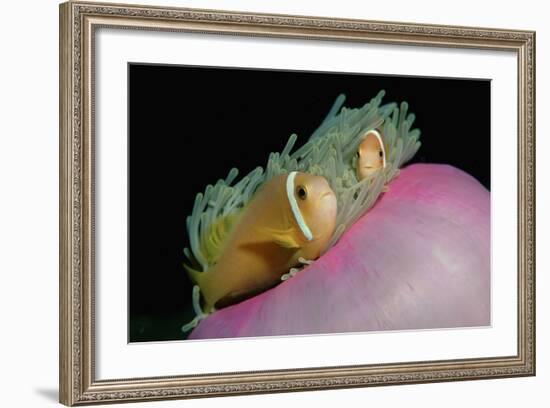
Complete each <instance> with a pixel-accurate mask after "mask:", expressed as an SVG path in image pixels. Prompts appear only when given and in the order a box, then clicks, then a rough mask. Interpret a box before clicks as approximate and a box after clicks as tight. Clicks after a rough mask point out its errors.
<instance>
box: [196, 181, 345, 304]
mask: <svg viewBox="0 0 550 408" xmlns="http://www.w3.org/2000/svg"><path fill="white" fill-rule="evenodd" d="M336 206H337V204H336V196H335V194H334V192H333V191H332V189H331V188H330V186H329V184H328V182H327V180H326V179H325V178H324V177H321V176H313V175H310V174H306V173H298V172H295V171H293V172H291V173H289V174H283V175H279V176H276V177H273V178H272V179H271V180H269V181H267V182H266V183H265V184H264V185H263V186H262V187H261V188H260V189H259V190H258V191H257V192H256V193H255V195H254V196H253V197H252V199H251V201H250V203H248V204H247V205H246V206H245V207H244V208H243V209H242V210H241V213H240V214H239V215H238V218H237V219H236V220H235V222H234V223H233V224H232V225H233V227H232V228H231V230H230V231H229V232H228V234H227V237H224V239H223V240H222V241H223V242H222V243H221V244H220V248H219V256H218V257H216V259H215V263H214V264H213V265H212V266H211V267H210V268H209V269H208V270H207V271H204V272H199V271H196V270H194V269H192V268H190V267H187V266H186V269H187V271H188V273H189V276H190V278H191V280H192V281H193V282H195V283H196V284H197V285H198V286H199V287H200V292H201V293H202V296H203V304H204V307H203V310H204V311H205V312H206V313H208V312H210V311H211V310H212V309H213V308H214V307H215V308H221V307H225V306H228V305H231V304H234V303H237V302H239V301H241V300H244V299H246V298H248V297H251V296H253V295H255V294H258V293H260V292H263V291H265V290H266V289H269V288H270V287H273V286H275V285H276V284H277V283H278V282H280V279H281V276H282V275H283V274H285V273H287V272H288V271H289V269H290V268H292V267H295V266H297V265H299V264H300V260H299V259H300V258H303V259H307V260H313V259H316V258H318V257H319V256H320V254H321V252H322V251H323V250H324V249H325V248H326V246H327V245H328V242H329V240H330V238H331V236H332V234H333V232H334V228H335V225H336V208H337V207H336Z"/></svg>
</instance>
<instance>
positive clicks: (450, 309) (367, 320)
mask: <svg viewBox="0 0 550 408" xmlns="http://www.w3.org/2000/svg"><path fill="white" fill-rule="evenodd" d="M490 222H491V217H490V193H489V191H487V189H485V188H484V187H483V186H482V185H481V184H480V183H479V182H478V181H477V180H475V179H474V178H473V177H471V176H470V175H468V174H466V173H464V172H463V171H461V170H459V169H456V168H454V167H451V166H447V165H435V164H415V165H411V166H409V167H406V168H404V169H402V170H401V173H400V175H399V176H398V177H397V178H396V179H395V180H394V181H392V182H391V183H390V184H389V191H388V192H387V193H384V194H382V195H381V197H380V198H379V199H378V201H377V202H376V203H375V205H374V206H373V208H372V209H371V210H370V211H369V212H367V213H366V214H365V215H364V216H363V217H362V218H361V219H359V220H358V221H357V222H356V223H355V224H354V225H353V226H352V227H351V228H350V229H349V230H348V231H347V232H346V233H345V234H344V235H343V236H342V237H341V239H340V240H339V242H338V243H337V244H336V245H335V246H334V247H332V248H331V249H330V250H329V251H327V252H326V253H325V254H324V255H323V256H322V257H321V258H319V259H318V260H316V261H315V262H314V263H313V264H312V265H310V266H308V267H306V268H305V269H304V270H302V271H300V272H299V273H298V274H297V275H296V276H294V277H292V278H291V279H289V280H287V281H284V282H282V283H281V284H280V285H278V286H276V287H275V288H273V289H271V290H269V291H267V292H264V293H262V294H260V295H257V296H255V297H253V298H251V299H248V300H246V301H244V302H241V303H239V304H236V305H234V306H231V307H227V308H225V309H221V310H219V311H217V312H215V313H213V314H212V315H210V316H208V317H207V318H206V319H204V320H203V321H201V322H200V323H199V325H198V326H197V327H196V328H195V330H194V331H193V332H192V333H191V335H190V337H189V338H190V339H206V338H228V337H255V336H274V335H275V336H280V335H296V334H321V333H343V332H365V331H380V330H405V329H432V328H450V327H472V326H486V325H489V324H490V304H491V301H490V300H491V292H490V274H491V273H490V271H491V256H490V244H491V239H490V238H491V237H490Z"/></svg>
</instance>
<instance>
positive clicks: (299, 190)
mask: <svg viewBox="0 0 550 408" xmlns="http://www.w3.org/2000/svg"><path fill="white" fill-rule="evenodd" d="M296 195H297V196H298V198H299V199H300V200H305V199H306V198H307V190H306V188H305V187H304V186H298V187H296Z"/></svg>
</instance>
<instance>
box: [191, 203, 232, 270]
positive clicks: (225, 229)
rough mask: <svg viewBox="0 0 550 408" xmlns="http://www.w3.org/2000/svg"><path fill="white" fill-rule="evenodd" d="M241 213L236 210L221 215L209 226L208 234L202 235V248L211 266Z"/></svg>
mask: <svg viewBox="0 0 550 408" xmlns="http://www.w3.org/2000/svg"><path fill="white" fill-rule="evenodd" d="M239 214H240V211H236V212H234V213H232V214H228V215H225V216H221V217H219V218H218V219H216V220H215V221H213V222H212V223H211V224H210V225H209V226H208V230H207V231H206V234H204V236H202V237H201V238H202V239H201V244H200V249H201V252H202V253H203V254H204V257H205V259H206V262H207V264H208V266H209V267H210V266H212V265H213V264H215V263H216V261H217V260H218V258H219V257H220V255H221V252H222V249H223V246H224V244H225V242H226V240H227V237H228V236H229V234H230V232H231V230H232V229H233V227H234V225H235V222H236V220H237V218H238V216H239Z"/></svg>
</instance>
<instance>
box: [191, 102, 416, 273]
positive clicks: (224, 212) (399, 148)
mask: <svg viewBox="0 0 550 408" xmlns="http://www.w3.org/2000/svg"><path fill="white" fill-rule="evenodd" d="M384 94H385V92H384V91H380V92H379V93H378V95H376V96H375V97H374V98H373V99H372V100H371V101H370V102H368V103H366V104H365V105H364V106H362V107H361V108H353V109H350V108H346V107H343V104H344V101H345V96H344V95H340V96H338V98H337V99H336V101H335V103H334V105H333V106H332V108H331V109H330V111H329V113H328V115H327V116H326V118H325V119H324V121H323V122H322V123H321V125H320V126H319V127H318V128H317V129H316V130H315V131H314V132H313V134H312V135H311V136H310V137H309V139H308V141H307V142H306V143H305V144H304V145H302V146H301V147H299V148H298V149H296V150H295V151H294V152H293V151H292V150H293V148H294V145H295V143H296V141H297V139H298V136H297V135H296V134H293V135H291V136H290V138H289V139H288V141H287V143H286V146H285V147H284V149H283V150H282V151H281V152H276V153H271V154H270V155H269V157H268V160H267V163H266V165H265V168H264V167H261V166H260V167H257V168H256V169H254V170H253V171H251V172H250V173H248V174H247V175H245V176H244V177H242V178H241V179H240V180H238V181H236V180H237V176H238V170H237V169H236V168H232V169H231V170H230V171H229V173H228V175H227V177H226V178H225V179H220V180H218V181H217V182H216V183H215V184H214V185H208V186H207V187H206V189H205V191H204V192H202V193H198V194H197V196H196V198H195V203H194V206H193V210H192V213H191V215H189V216H188V217H187V231H188V234H189V243H190V244H189V248H185V249H184V253H185V256H186V257H187V259H188V262H189V263H190V265H192V266H193V267H194V268H196V269H197V270H200V271H206V270H208V268H209V267H210V266H211V263H212V257H211V256H209V254H208V251H207V249H205V248H207V247H208V246H207V245H204V240H205V239H206V238H207V237H210V238H209V239H211V228H210V227H211V226H212V225H213V224H214V223H215V222H217V221H218V220H220V219H221V218H222V217H227V219H230V218H231V217H230V216H232V215H235V214H237V213H238V212H239V210H240V209H242V208H243V207H244V206H245V205H246V204H247V203H248V202H249V201H250V199H251V198H252V196H253V195H254V193H255V192H256V191H257V190H258V188H259V187H260V186H261V185H262V184H263V183H265V182H266V181H268V180H270V179H271V178H272V177H274V176H277V175H280V174H286V173H290V172H293V171H299V172H304V173H310V174H313V175H320V176H323V177H325V178H326V179H327V181H328V183H329V185H330V187H331V188H332V190H333V191H334V193H335V195H336V198H337V204H338V211H337V216H336V228H335V230H334V233H333V236H332V237H331V239H330V243H329V245H328V247H327V248H326V249H325V251H326V250H328V249H329V248H331V247H332V246H333V245H334V244H335V243H336V242H337V241H338V239H339V238H340V237H341V236H342V234H343V233H344V232H345V231H346V230H347V229H348V228H349V227H351V226H352V225H353V223H354V222H355V221H356V220H357V219H358V218H359V217H361V216H362V215H363V214H364V213H365V212H366V211H368V210H369V209H370V208H371V207H372V206H373V204H374V203H375V202H376V199H377V198H378V196H379V195H380V194H381V192H382V190H383V188H384V186H385V185H386V184H388V183H389V182H390V181H391V180H392V179H393V178H395V177H396V176H397V175H398V173H399V168H400V167H401V166H402V165H403V164H404V163H406V162H407V161H408V160H410V159H411V158H412V157H413V156H414V155H415V153H416V152H417V150H418V148H419V147H420V142H419V136H420V131H419V130H418V129H412V124H413V122H414V119H415V116H414V114H411V113H408V105H407V103H406V102H402V103H401V104H400V105H399V106H398V105H397V104H396V103H388V104H385V105H382V104H381V103H382V98H383V97H384ZM373 129H379V130H380V132H381V133H382V135H383V141H384V148H385V152H386V158H385V159H386V165H385V167H384V168H383V169H380V171H377V172H376V173H374V174H373V175H372V176H369V177H367V178H365V179H363V180H358V179H357V175H356V171H355V166H356V160H357V159H356V152H357V148H358V146H359V144H360V143H361V141H362V139H363V137H364V135H365V134H366V132H368V131H369V130H373ZM235 181H236V182H235Z"/></svg>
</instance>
